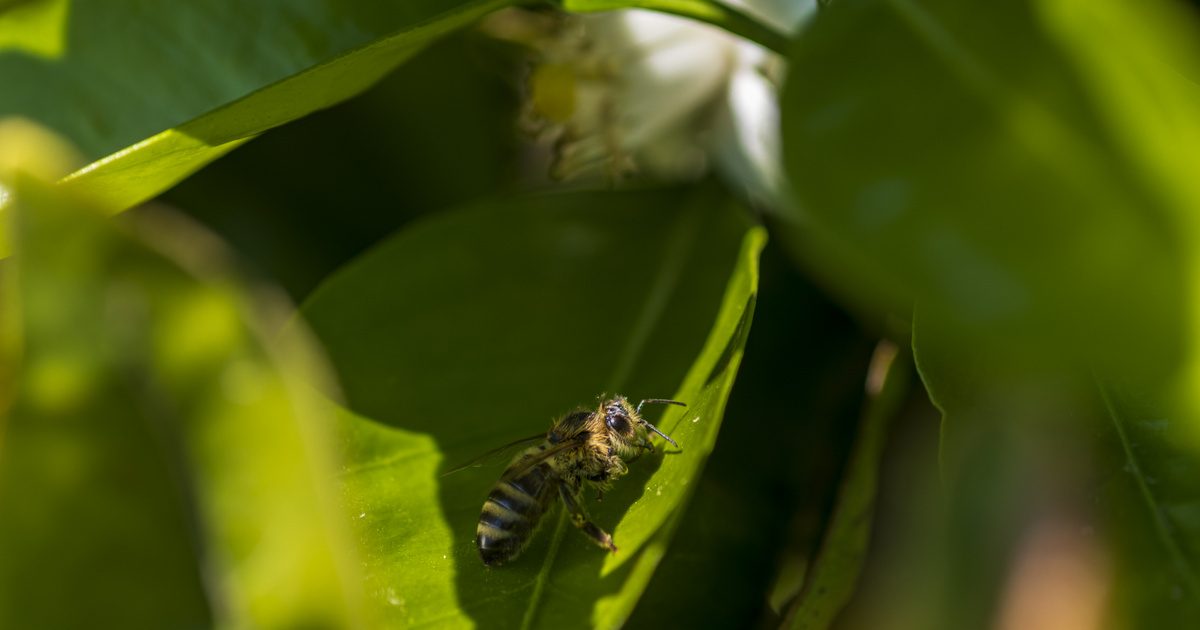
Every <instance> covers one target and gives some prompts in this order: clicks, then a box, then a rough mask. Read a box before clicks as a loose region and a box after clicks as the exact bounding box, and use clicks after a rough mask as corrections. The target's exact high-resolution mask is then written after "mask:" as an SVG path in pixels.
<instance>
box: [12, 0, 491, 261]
mask: <svg viewBox="0 0 1200 630" xmlns="http://www.w3.org/2000/svg"><path fill="white" fill-rule="evenodd" d="M507 4H509V0H460V1H459V2H457V3H456V4H452V5H450V6H447V3H446V2H442V1H440V0H421V1H420V2H400V3H386V4H379V3H372V2H351V3H338V4H332V3H328V2H323V1H317V0H312V1H308V2H303V3H300V4H297V3H294V2H271V3H259V2H251V3H246V2H233V1H232V0H208V1H207V2H193V3H135V2H132V1H124V2H121V3H119V4H114V3H111V2H106V3H102V4H101V3H88V2H75V3H73V4H72V6H71V10H70V12H69V16H68V20H70V22H71V25H72V27H71V32H72V33H73V37H72V38H69V41H68V42H67V44H66V46H67V50H66V52H65V53H64V54H63V56H62V58H60V59H58V60H56V61H55V62H54V63H48V62H47V61H45V60H42V59H37V58H31V57H30V56H28V55H26V54H23V53H20V52H19V51H8V52H4V51H0V77H3V78H4V84H5V89H4V90H3V91H0V115H20V116H24V117H27V118H31V119H33V120H36V121H39V122H41V123H43V124H45V125H47V126H49V127H51V128H53V129H56V130H58V131H59V132H61V133H63V134H64V135H65V136H66V137H67V138H68V139H69V140H71V141H72V142H74V143H75V144H77V145H80V146H82V147H84V149H85V152H86V154H87V155H88V157H90V158H100V159H97V160H96V161H95V162H93V163H91V164H89V165H88V166H86V167H84V168H83V169H81V170H79V171H77V172H75V173H73V174H72V175H70V176H68V177H67V178H66V179H65V181H64V183H65V184H66V185H67V186H68V187H70V188H74V189H78V190H81V191H85V192H86V193H87V194H88V195H90V196H91V197H93V198H95V199H97V200H99V201H101V202H102V204H101V205H102V206H103V207H105V208H107V209H108V210H109V211H111V212H119V211H121V210H124V209H127V208H129V207H132V206H134V205H137V204H138V203H141V202H143V201H146V200H148V199H150V198H152V197H154V196H155V195H157V194H158V193H160V192H162V191H164V190H166V189H167V188H169V187H170V186H172V185H173V184H175V183H176V182H178V181H179V180H181V179H183V178H185V177H187V176H188V175H190V174H191V173H193V172H195V171H196V170H197V169H199V168H200V167H202V166H203V165H205V164H207V163H209V162H211V161H212V160H215V159H217V158H218V157H220V156H222V155H224V154H225V153H227V152H229V151H231V150H233V149H234V148H236V147H237V146H239V145H240V144H242V143H244V142H246V141H247V140H249V139H250V138H253V137H254V136H255V135H257V134H260V133H262V132H264V131H266V130H268V129H271V128H272V127H276V126H278V125H281V124H283V123H286V122H289V121H292V120H295V119H297V118H300V117H302V116H305V115H307V114H309V113H312V112H314V111H316V110H319V109H322V108H325V107H329V106H331V105H334V104H336V103H338V102H340V101H343V100H345V99H347V98H349V97H351V96H354V95H355V94H358V93H359V92H361V91H363V90H365V89H366V88H368V87H369V86H371V85H372V84H373V83H375V82H376V81H378V80H379V79H380V78H381V77H383V76H384V75H385V74H387V73H388V72H389V71H390V70H392V69H393V68H395V67H396V65H398V64H400V63H401V62H403V61H404V60H406V59H408V58H409V57H411V56H412V55H413V54H415V53H416V52H418V51H419V50H421V48H422V47H424V46H425V45H427V44H428V43H430V42H431V41H433V40H434V39H436V38H438V37H440V36H442V35H445V34H446V33H449V32H452V31H454V30H456V29H458V28H460V27H462V26H465V25H467V24H470V23H471V22H472V21H473V20H475V19H477V18H479V17H481V16H482V15H485V14H486V13H488V12H489V11H492V10H494V9H497V8H500V7H502V6H505V5H507ZM2 27H4V23H3V22H0V28H2ZM12 28H16V27H12ZM0 35H3V31H0ZM430 87H432V86H424V87H423V88H421V89H429V88H430ZM414 89H416V88H414ZM122 147H124V148H122ZM106 154H108V155H107V157H100V156H105V155H106ZM0 234H2V233H0ZM2 241H3V239H0V254H2V253H3V247H4V245H3V244H2Z"/></svg>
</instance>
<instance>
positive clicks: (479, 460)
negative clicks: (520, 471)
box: [441, 433, 546, 477]
mask: <svg viewBox="0 0 1200 630" xmlns="http://www.w3.org/2000/svg"><path fill="white" fill-rule="evenodd" d="M544 439H546V434H545V433H538V434H537V435H531V436H529V437H523V438H521V439H519V440H513V441H512V442H509V443H508V444H505V445H503V446H497V447H496V448H494V449H492V450H490V451H488V452H486V453H484V454H482V455H480V456H478V457H475V458H473V459H471V460H470V461H468V462H466V463H464V464H460V465H458V466H455V467H454V468H451V469H450V470H447V471H446V472H444V473H442V475H441V476H443V477H445V476H447V475H453V474H454V473H456V472H461V471H464V470H466V469H468V468H476V467H479V466H482V465H483V464H485V463H488V462H489V460H492V461H494V460H496V459H499V458H500V456H502V455H504V454H505V453H510V452H512V450H513V449H516V448H517V447H519V446H527V445H529V444H533V443H534V442H537V441H538V440H544Z"/></svg>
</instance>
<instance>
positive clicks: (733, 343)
mask: <svg viewBox="0 0 1200 630" xmlns="http://www.w3.org/2000/svg"><path fill="white" fill-rule="evenodd" d="M763 240H764V233H763V231H762V230H761V229H760V228H752V227H750V226H748V224H747V222H746V221H745V219H744V218H743V217H742V215H741V214H740V213H739V212H738V211H737V210H736V208H734V207H733V205H732V203H731V202H730V201H729V200H728V199H727V198H726V197H725V196H724V195H722V194H719V193H718V191H716V190H715V189H713V188H712V187H710V186H701V187H698V188H695V189H682V190H667V191H644V192H627V193H570V194H555V195H543V196H534V197H524V198H519V199H516V200H512V201H506V202H493V203H489V204H484V205H481V206H478V207H474V208H469V209H465V210H460V211H455V212H451V213H447V214H442V215H439V216H437V217H436V218H433V219H431V220H429V221H426V222H424V223H421V224H419V225H417V226H414V227H412V228H410V229H408V230H405V231H404V232H402V233H400V234H399V235H397V236H396V237H395V238H393V239H391V240H389V241H388V242H386V243H384V244H382V245H380V246H379V247H377V248H375V249H374V250H372V251H371V252H370V253H369V254H367V255H366V256H364V257H362V258H361V259H359V260H357V261H355V262H354V263H352V264H350V265H348V266H347V267H346V268H345V269H344V270H343V271H341V272H340V273H338V274H336V275H335V276H333V277H332V278H331V279H330V280H329V281H328V282H327V283H326V284H325V285H324V286H322V287H321V288H319V289H318V290H317V291H316V293H314V295H313V296H312V297H311V298H310V300H309V301H308V302H307V304H306V305H305V306H304V308H303V314H304V316H305V318H306V319H307V320H308V321H309V322H310V324H311V325H312V326H313V328H314V330H315V331H316V332H317V334H318V336H319V337H320V338H321V340H322V341H323V342H324V344H325V347H326V348H327V350H328V352H329V355H330V357H331V358H332V360H333V362H334V365H335V366H336V369H337V371H338V373H339V375H340V377H341V380H342V384H343V387H344V389H345V393H346V399H347V401H348V403H349V406H350V408H351V409H352V410H353V413H347V414H346V415H345V417H344V418H343V422H342V423H341V426H342V430H343V435H344V438H343V442H344V444H345V448H346V452H345V462H346V463H345V466H346V468H345V470H344V472H343V475H342V481H343V493H344V499H345V503H346V507H347V510H348V512H349V516H350V518H351V519H352V520H353V521H354V522H355V525H356V528H355V529H356V532H357V535H358V539H359V543H360V548H361V552H362V554H363V556H364V572H365V576H366V577H365V579H366V583H367V588H366V590H367V592H368V594H369V596H370V598H371V609H372V611H373V617H372V621H373V622H374V623H379V624H388V625H420V624H429V623H438V624H465V623H468V622H474V623H476V624H478V625H482V626H494V627H517V626H523V627H535V626H536V627H562V626H563V625H564V624H565V625H578V624H580V623H589V622H590V623H592V624H593V625H597V626H600V627H614V626H617V625H620V624H621V622H622V621H623V620H624V619H625V618H626V617H627V616H628V615H629V613H630V611H631V610H632V608H633V606H634V604H635V602H636V601H637V598H638V597H639V595H640V594H641V592H642V591H643V589H644V588H645V587H646V584H647V582H648V581H649V579H650V577H651V574H652V573H653V571H654V569H655V566H656V565H657V564H658V562H659V560H660V559H661V558H662V555H663V553H664V552H665V549H666V545H667V544H668V542H669V540H670V537H671V534H672V531H673V530H674V527H675V526H676V525H677V523H678V518H677V517H678V515H679V514H682V513H683V506H684V504H685V502H686V501H687V499H688V495H689V494H690V493H691V491H692V490H693V488H694V487H695V485H696V484H695V482H696V480H697V479H698V477H699V474H700V470H701V468H702V466H703V464H704V461H705V459H706V457H707V455H708V453H709V452H710V451H711V450H712V448H713V444H714V442H715V440H716V436H717V429H718V427H719V425H720V421H721V417H722V412H723V409H724V405H725V400H726V397H727V396H728V393H729V390H730V387H731V386H732V384H733V378H734V375H735V373H736V370H737V367H738V364H739V361H740V358H741V353H742V348H743V345H744V343H745V339H746V335H747V334H748V331H749V326H750V319H751V315H752V313H753V308H754V299H755V290H756V285H757V258H758V252H759V250H760V248H761V247H762V245H763ZM602 392H607V393H614V392H620V393H623V394H625V395H627V396H628V397H630V398H631V399H635V400H636V399H640V398H649V397H666V396H672V397H674V398H676V399H679V400H683V401H685V402H687V403H688V405H689V406H688V407H687V408H686V409H679V408H668V409H666V410H665V411H657V410H656V411H653V412H651V418H650V419H651V421H652V422H655V423H656V424H657V425H658V426H659V427H660V428H662V429H663V430H664V431H666V432H667V433H669V434H671V435H672V436H673V437H674V438H675V439H676V440H677V441H678V442H679V444H680V445H681V446H682V452H676V451H674V450H673V449H668V450H669V452H668V453H666V454H656V455H654V456H648V457H645V458H643V459H642V460H641V461H637V462H635V463H633V464H631V466H630V474H629V475H628V477H627V478H624V479H621V480H620V481H619V482H618V483H617V484H616V485H615V486H614V488H613V489H612V491H611V492H609V493H608V494H606V495H605V497H604V500H603V502H601V503H594V502H592V501H591V499H590V498H589V499H588V501H587V504H588V505H587V507H588V509H589V510H590V512H591V515H592V517H593V519H594V520H595V522H596V523H598V524H599V525H600V526H602V527H604V528H605V529H607V530H608V531H610V532H611V533H612V534H613V537H614V539H615V542H616V544H617V546H618V547H619V549H620V551H619V553H617V554H615V555H608V554H606V553H604V552H603V551H601V550H599V549H598V548H596V547H595V546H594V545H592V544H591V543H590V542H588V541H587V540H586V539H585V538H584V537H583V536H582V535H580V534H578V533H576V532H575V531H573V529H572V528H571V527H570V525H569V522H568V519H566V518H565V516H564V513H563V511H562V510H554V511H552V512H551V513H549V514H548V515H547V516H546V517H544V520H543V524H542V527H541V530H540V531H539V532H538V534H537V535H536V536H535V537H534V539H533V541H532V543H531V545H530V548H529V549H527V550H526V552H525V554H524V555H522V556H521V558H520V559H518V560H517V561H515V562H514V563H512V564H510V565H507V566H504V567H501V568H499V569H488V568H485V567H484V566H483V564H482V563H481V561H480V559H479V556H478V553H477V551H476V549H475V547H474V542H473V538H474V533H475V525H476V522H477V519H478V517H479V513H480V509H481V507H482V503H483V500H484V498H485V497H486V495H487V492H488V491H489V489H490V488H491V486H492V485H493V484H494V483H495V482H496V480H497V479H498V478H499V475H500V473H501V471H502V470H503V467H502V465H501V466H492V467H485V468H472V469H467V470H465V471H463V472H461V473H457V474H454V475H451V476H449V477H446V478H440V477H439V476H438V475H439V471H442V470H445V469H447V468H448V467H450V466H453V465H455V464H457V463H460V462H462V461H466V460H470V459H471V458H473V457H474V456H477V455H479V454H480V453H483V452H485V451H487V450H489V449H490V448H491V447H494V446H497V445H500V444H504V443H506V442H509V441H511V440H513V439H516V438H520V437H523V436H528V435H531V434H536V433H539V432H542V431H545V430H546V429H547V428H548V426H549V423H550V421H551V419H553V418H555V417H558V416H560V415H561V414H563V413H565V412H567V411H569V410H571V409H572V408H574V407H576V406H580V405H583V406H591V405H594V404H596V397H597V395H598V394H600V393H602ZM659 414H661V415H659ZM502 463H503V462H501V464H502Z"/></svg>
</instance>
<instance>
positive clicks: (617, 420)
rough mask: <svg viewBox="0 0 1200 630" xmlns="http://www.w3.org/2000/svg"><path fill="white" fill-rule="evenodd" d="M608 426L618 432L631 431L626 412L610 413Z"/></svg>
mask: <svg viewBox="0 0 1200 630" xmlns="http://www.w3.org/2000/svg"><path fill="white" fill-rule="evenodd" d="M607 420H608V427H609V428H610V429H612V430H613V431H616V432H617V433H622V434H624V433H629V418H626V417H625V415H624V414H609V415H608V418H607Z"/></svg>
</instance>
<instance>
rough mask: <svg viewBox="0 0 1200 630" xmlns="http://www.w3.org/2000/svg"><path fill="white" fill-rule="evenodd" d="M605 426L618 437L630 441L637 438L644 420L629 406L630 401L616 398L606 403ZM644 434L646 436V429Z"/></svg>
mask: <svg viewBox="0 0 1200 630" xmlns="http://www.w3.org/2000/svg"><path fill="white" fill-rule="evenodd" d="M604 424H606V425H608V428H609V430H611V431H612V432H613V433H614V434H616V436H617V437H619V438H621V439H622V440H625V441H630V440H633V439H634V437H635V436H637V434H638V429H640V428H641V426H640V425H641V424H642V419H641V418H640V417H638V414H637V412H636V411H634V409H633V407H631V406H630V405H629V401H627V400H625V399H624V398H614V399H612V400H610V401H608V402H606V403H604ZM642 434H645V430H644V429H643V430H642Z"/></svg>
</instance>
